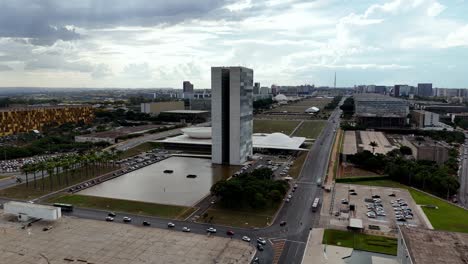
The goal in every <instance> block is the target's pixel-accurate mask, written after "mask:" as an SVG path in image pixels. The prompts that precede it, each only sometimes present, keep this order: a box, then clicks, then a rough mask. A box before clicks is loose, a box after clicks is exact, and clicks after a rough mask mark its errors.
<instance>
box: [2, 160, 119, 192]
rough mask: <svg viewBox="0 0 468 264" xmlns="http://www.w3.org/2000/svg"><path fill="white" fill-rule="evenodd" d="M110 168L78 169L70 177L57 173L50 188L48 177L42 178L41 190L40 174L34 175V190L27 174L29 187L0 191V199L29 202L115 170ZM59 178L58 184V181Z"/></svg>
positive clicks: (30, 177)
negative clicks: (6, 198)
mask: <svg viewBox="0 0 468 264" xmlns="http://www.w3.org/2000/svg"><path fill="white" fill-rule="evenodd" d="M115 169H116V168H113V167H112V166H109V167H98V166H89V167H88V168H79V169H77V170H76V172H75V173H74V174H73V175H71V173H67V174H64V173H59V175H58V176H57V175H54V176H53V178H52V188H51V184H50V177H45V178H44V187H45V189H44V190H42V178H41V172H38V173H36V188H34V176H33V174H29V177H28V178H29V186H28V187H26V183H23V184H20V185H16V186H13V187H10V188H7V189H3V190H0V197H8V198H14V199H22V200H31V199H34V198H38V197H41V196H43V195H46V194H49V193H51V192H53V191H58V190H61V189H64V188H66V187H68V186H70V185H73V184H77V183H80V182H83V181H86V180H88V179H92V178H95V177H97V176H99V175H102V174H105V173H108V172H110V171H113V170H115ZM58 178H60V184H59V181H58ZM66 178H68V183H69V184H68V185H67V184H66Z"/></svg>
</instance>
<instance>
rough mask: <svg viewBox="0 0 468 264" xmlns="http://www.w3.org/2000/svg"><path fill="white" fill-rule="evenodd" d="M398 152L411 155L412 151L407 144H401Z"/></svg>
mask: <svg viewBox="0 0 468 264" xmlns="http://www.w3.org/2000/svg"><path fill="white" fill-rule="evenodd" d="M400 152H401V154H403V155H412V154H413V151H412V150H411V148H410V147H408V146H401V147H400Z"/></svg>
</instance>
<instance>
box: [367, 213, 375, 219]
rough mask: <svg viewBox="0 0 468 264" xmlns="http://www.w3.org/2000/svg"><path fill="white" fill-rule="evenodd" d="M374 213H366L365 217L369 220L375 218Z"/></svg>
mask: <svg viewBox="0 0 468 264" xmlns="http://www.w3.org/2000/svg"><path fill="white" fill-rule="evenodd" d="M375 216H376V215H375V213H374V212H367V217H369V218H375Z"/></svg>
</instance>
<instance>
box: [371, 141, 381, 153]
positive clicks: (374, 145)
mask: <svg viewBox="0 0 468 264" xmlns="http://www.w3.org/2000/svg"><path fill="white" fill-rule="evenodd" d="M369 146H371V147H372V153H374V152H375V148H376V147H378V146H379V144H377V142H375V141H371V143H369Z"/></svg>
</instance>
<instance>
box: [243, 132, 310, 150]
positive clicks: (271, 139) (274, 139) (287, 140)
mask: <svg viewBox="0 0 468 264" xmlns="http://www.w3.org/2000/svg"><path fill="white" fill-rule="evenodd" d="M252 141H253V145H254V147H256V148H270V149H271V148H273V149H298V148H300V146H301V145H302V143H304V141H305V138H304V137H290V136H287V135H285V134H283V133H272V134H261V133H258V134H253V138H252Z"/></svg>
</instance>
